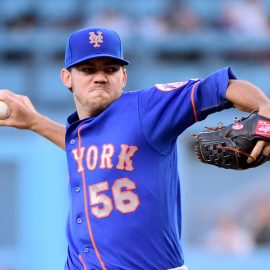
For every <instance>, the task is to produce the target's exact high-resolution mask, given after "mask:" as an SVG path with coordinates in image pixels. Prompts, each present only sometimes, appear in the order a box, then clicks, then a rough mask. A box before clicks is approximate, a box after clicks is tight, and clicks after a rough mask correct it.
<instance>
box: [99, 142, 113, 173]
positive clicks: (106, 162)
mask: <svg viewBox="0 0 270 270" xmlns="http://www.w3.org/2000/svg"><path fill="white" fill-rule="evenodd" d="M113 154H114V146H113V145H112V144H103V145H102V153H101V157H100V158H101V161H100V169H106V168H107V169H111V168H112V167H113V164H112V157H113Z"/></svg>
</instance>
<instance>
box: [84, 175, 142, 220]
mask: <svg viewBox="0 0 270 270" xmlns="http://www.w3.org/2000/svg"><path fill="white" fill-rule="evenodd" d="M135 189H136V185H135V183H134V182H133V181H132V180H130V179H128V178H120V179H117V180H115V182H114V183H113V185H112V188H111V190H112V195H113V196H112V197H113V199H112V198H110V197H109V196H108V195H106V194H104V193H101V192H104V191H107V190H109V183H108V181H104V182H100V183H97V184H94V185H90V186H89V187H88V190H89V197H90V206H91V213H92V214H93V215H94V216H96V217H97V218H105V217H108V216H109V215H110V214H111V212H112V210H113V207H115V209H117V210H118V211H120V212H121V213H123V214H127V213H130V212H134V211H136V209H137V208H138V206H139V204H140V202H139V197H138V195H137V194H136V193H135V192H133V191H132V190H135ZM113 203H114V204H113Z"/></svg>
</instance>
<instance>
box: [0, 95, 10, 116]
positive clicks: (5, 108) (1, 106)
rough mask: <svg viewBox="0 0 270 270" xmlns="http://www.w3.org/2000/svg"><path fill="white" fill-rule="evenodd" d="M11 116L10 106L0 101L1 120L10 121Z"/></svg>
mask: <svg viewBox="0 0 270 270" xmlns="http://www.w3.org/2000/svg"><path fill="white" fill-rule="evenodd" d="M10 114H11V111H10V109H9V107H8V105H7V104H6V103H5V102H4V101H1V100H0V120H5V119H8V118H9V116H10Z"/></svg>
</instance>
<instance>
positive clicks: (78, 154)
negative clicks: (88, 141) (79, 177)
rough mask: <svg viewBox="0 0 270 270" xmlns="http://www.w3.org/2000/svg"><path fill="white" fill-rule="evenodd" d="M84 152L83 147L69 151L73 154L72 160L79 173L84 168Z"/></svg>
mask: <svg viewBox="0 0 270 270" xmlns="http://www.w3.org/2000/svg"><path fill="white" fill-rule="evenodd" d="M84 150H85V147H84V146H83V147H80V148H76V149H73V150H72V151H71V152H72V154H73V158H74V160H75V161H76V162H77V165H78V169H77V172H79V173H81V172H83V171H84V167H83V158H84Z"/></svg>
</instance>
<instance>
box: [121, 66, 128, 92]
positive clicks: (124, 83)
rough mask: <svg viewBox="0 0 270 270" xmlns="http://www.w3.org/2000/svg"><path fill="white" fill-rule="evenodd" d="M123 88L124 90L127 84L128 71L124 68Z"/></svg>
mask: <svg viewBox="0 0 270 270" xmlns="http://www.w3.org/2000/svg"><path fill="white" fill-rule="evenodd" d="M122 83H123V85H122V87H123V88H124V87H125V86H126V84H127V70H126V69H125V68H124V67H123V80H122Z"/></svg>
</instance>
